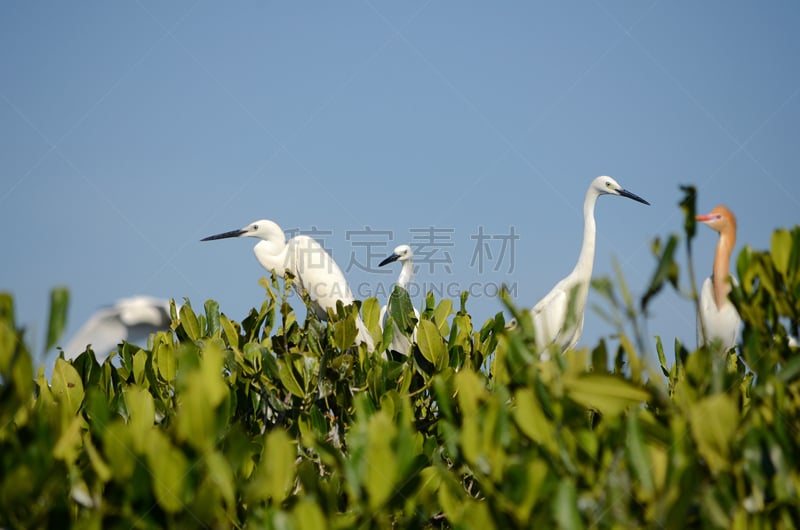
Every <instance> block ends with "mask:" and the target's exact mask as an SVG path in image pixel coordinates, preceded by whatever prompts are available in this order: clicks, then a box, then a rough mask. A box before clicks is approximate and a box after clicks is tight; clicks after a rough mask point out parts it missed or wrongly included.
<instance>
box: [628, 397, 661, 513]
mask: <svg viewBox="0 0 800 530" xmlns="http://www.w3.org/2000/svg"><path fill="white" fill-rule="evenodd" d="M625 441H626V443H625V448H626V449H627V451H628V461H629V462H630V463H631V467H632V468H633V471H634V473H635V474H636V478H638V479H639V484H640V485H641V486H642V489H641V490H640V491H641V493H642V494H641V498H643V499H645V500H648V501H649V500H651V499H652V498H653V495H654V494H655V484H654V482H653V471H652V468H653V466H652V464H651V462H650V458H649V452H648V449H647V445H646V444H645V443H644V436H642V430H641V427H640V419H639V415H638V414H637V412H636V410H634V411H631V413H630V414H628V420H627V433H626V437H625Z"/></svg>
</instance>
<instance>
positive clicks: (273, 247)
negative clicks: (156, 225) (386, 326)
mask: <svg viewBox="0 0 800 530" xmlns="http://www.w3.org/2000/svg"><path fill="white" fill-rule="evenodd" d="M230 237H255V238H257V239H260V240H261V241H259V242H258V243H256V246H255V248H253V252H254V253H255V255H256V259H258V262H259V263H260V264H261V266H262V267H264V268H265V269H266V270H268V271H270V272H274V273H275V274H277V275H278V276H279V277H281V278H284V276H285V272H286V271H289V273H291V275H292V276H293V277H294V279H295V282H296V283H295V287H296V288H297V289H298V290H302V289H305V290H306V292H308V296H309V298H310V299H311V302H312V305H313V308H314V312H315V313H316V314H317V316H318V317H319V318H320V319H322V320H327V318H328V312H327V311H328V309H331V310H333V311H336V302H337V301H341V302H342V304H343V305H345V306H347V305H350V304H352V303H353V302H354V301H355V298H354V297H353V293H352V292H351V291H350V286H349V285H347V280H345V278H344V274H342V271H341V269H339V266H338V265H336V262H335V261H333V257H331V255H330V254H328V252H327V251H326V250H325V249H324V248H323V247H322V245H320V244H319V243H318V242H317V241H316V240H314V239H313V238H310V237H308V236H304V235H298V236H295V237H293V238H291V239H290V240H289V241H286V235H285V234H284V233H283V230H282V229H281V227H280V226H278V225H277V224H276V223H274V222H273V221H268V220H266V219H262V220H260V221H255V222H254V223H251V224H249V225H247V226H245V227H244V228H240V229H239V230H231V231H230V232H223V233H222V234H217V235H213V236H208V237H206V238H203V239H202V241H211V240H214V239H226V238H230ZM356 327H357V328H358V336H357V337H356V340H357V341H359V342H361V343H364V344H366V345H367V349H368V350H369V351H372V350H373V349H374V344H373V341H372V336H371V335H370V334H369V331H368V330H367V327H366V326H365V325H364V322H363V321H362V320H361V317H356Z"/></svg>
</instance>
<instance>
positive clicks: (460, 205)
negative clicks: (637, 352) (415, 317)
mask: <svg viewBox="0 0 800 530" xmlns="http://www.w3.org/2000/svg"><path fill="white" fill-rule="evenodd" d="M798 27H800V7H798V4H797V3H796V2H792V1H784V2H778V1H775V2H768V3H755V2H736V3H731V2H721V1H719V2H665V1H660V2H659V1H656V2H649V1H644V2H628V1H625V2H605V1H599V0H598V1H594V2H569V3H564V2H504V3H499V4H498V3H489V2H480V3H478V2H461V1H459V2H442V1H438V2H434V1H409V2H388V1H382V2H378V1H357V2H336V3H333V2H326V3H319V4H308V3H303V5H298V3H293V2H243V3H240V4H238V5H237V6H236V7H235V8H225V6H223V5H222V4H219V3H212V2H205V1H197V2H194V1H189V2H169V3H163V2H150V1H147V2H146V1H139V2H129V3H107V2H92V3H81V4H66V3H30V2H3V4H2V6H0V71H2V72H3V81H2V83H0V141H1V142H2V146H3V147H2V153H3V154H2V157H0V222H2V226H3V227H4V234H5V236H4V241H3V247H4V248H3V259H2V260H0V290H7V291H10V292H12V293H13V294H14V295H15V298H16V303H17V312H18V316H19V318H20V320H21V321H22V322H23V323H24V324H26V325H27V327H28V329H29V333H30V338H31V340H32V341H33V342H34V344H35V345H36V348H37V350H41V347H42V346H43V342H44V338H43V335H44V332H45V326H46V322H45V319H46V313H47V304H48V292H49V290H50V288H51V287H53V286H56V285H66V286H68V287H69V288H70V289H71V295H72V304H71V307H70V312H69V323H68V324H69V325H68V333H67V336H66V337H65V341H64V342H66V339H68V338H69V335H70V334H71V333H72V332H74V331H75V330H76V329H77V328H78V327H79V326H80V324H81V323H82V321H83V320H84V319H86V318H87V317H88V316H89V315H90V314H91V313H92V312H94V311H95V310H96V309H97V308H99V307H101V306H103V305H106V304H109V303H111V302H113V301H114V300H116V299H118V298H121V297H125V296H130V295H134V294H149V295H154V296H160V297H175V298H176V299H181V298H182V297H184V296H187V297H189V298H190V300H191V301H192V303H193V305H194V306H195V307H202V304H203V301H204V300H206V299H208V298H214V299H216V300H218V301H219V302H220V305H221V308H222V310H223V311H224V312H225V313H226V314H228V315H229V316H231V317H232V318H235V319H241V318H242V317H243V316H244V315H245V314H246V312H247V310H248V309H249V308H250V307H253V306H259V305H260V303H261V301H262V296H263V290H262V289H261V288H260V287H259V286H258V283H257V282H258V278H259V277H260V276H262V275H263V273H264V272H263V270H262V269H261V268H260V267H259V265H258V263H257V262H256V260H255V258H254V256H253V254H252V246H253V243H254V241H252V240H233V241H218V242H208V243H200V242H199V240H200V239H201V238H202V237H204V236H207V235H210V234H215V233H218V232H222V231H226V230H230V229H234V228H239V227H241V226H243V225H245V224H247V223H249V222H251V221H253V220H256V219H261V218H268V219H272V220H274V221H276V222H278V223H279V224H280V225H281V226H283V227H284V229H290V228H295V229H301V230H305V231H310V230H316V231H317V232H322V233H324V237H323V238H322V239H323V240H324V245H325V246H326V247H327V248H330V249H332V251H333V255H334V257H335V258H336V259H337V261H338V262H339V264H340V266H341V267H342V268H343V269H345V270H346V275H347V276H348V279H349V281H350V283H351V287H353V289H354V291H356V294H362V295H365V294H370V293H372V292H374V290H375V289H378V288H379V286H380V288H381V289H386V288H388V286H389V285H390V284H391V282H392V281H393V279H394V278H396V274H397V272H398V268H397V267H393V268H391V270H390V272H376V271H374V270H361V269H360V268H359V267H358V266H356V265H352V264H351V261H355V262H358V263H361V265H364V264H366V265H367V267H365V268H367V269H375V268H376V265H377V263H378V262H379V261H380V259H381V258H382V257H383V256H384V255H385V254H388V253H389V252H390V250H391V249H392V248H393V247H394V246H395V245H397V244H400V243H415V244H417V245H423V244H425V243H426V242H429V240H426V238H427V237H428V236H430V235H431V234H435V235H436V236H437V237H438V238H439V239H438V240H437V245H436V246H428V247H427V250H428V251H429V252H431V253H432V254H430V256H429V258H430V259H429V260H428V261H427V262H424V261H425V260H422V261H423V262H422V263H419V267H418V271H417V276H416V280H417V281H418V282H419V283H420V284H427V285H435V286H440V288H441V286H444V288H447V289H452V288H453V287H452V286H455V289H459V288H471V289H475V290H476V295H475V296H473V298H472V299H471V301H470V303H469V308H470V311H471V313H472V315H473V317H474V318H475V320H476V321H477V324H478V325H480V323H482V322H483V321H484V320H485V319H486V318H489V317H490V316H492V315H493V314H494V313H496V312H497V311H499V310H501V305H500V303H499V302H498V301H497V299H496V298H494V297H493V296H491V294H493V292H494V290H495V288H496V286H497V285H499V284H500V283H507V284H509V285H511V286H512V289H515V290H516V297H517V300H518V302H519V304H520V305H523V306H532V305H533V304H534V303H535V302H536V301H537V300H538V299H539V298H540V297H541V296H543V295H544V294H546V293H547V292H548V291H549V290H550V289H551V287H552V286H553V285H554V284H555V283H556V282H557V281H558V280H559V279H560V278H561V277H563V276H564V275H566V274H567V273H568V272H569V271H570V270H571V269H572V267H573V266H574V264H575V260H576V259H577V255H578V251H579V248H580V244H581V236H582V222H583V221H582V216H581V209H582V202H583V197H584V193H585V191H586V187H587V186H588V184H589V182H590V181H591V180H592V179H593V178H594V177H595V176H597V175H611V176H613V177H614V178H616V179H617V180H618V181H619V182H620V183H621V184H622V185H623V186H625V187H626V188H628V189H629V190H631V191H633V192H634V193H637V194H639V195H641V196H642V197H644V198H646V199H647V200H649V201H650V203H651V204H652V206H649V207H647V206H644V205H641V204H638V203H635V202H633V201H629V200H626V199H621V198H617V197H603V198H601V199H600V201H599V202H598V205H597V215H596V218H597V225H598V239H597V244H598V247H597V253H596V257H595V271H594V272H595V276H601V275H606V274H609V273H611V271H612V259H613V258H614V257H616V258H617V259H618V260H619V262H620V264H621V266H622V269H623V271H624V273H625V275H626V278H627V280H628V283H629V285H630V287H631V289H632V290H633V291H634V294H635V295H637V296H638V295H640V294H641V293H642V292H643V291H644V289H645V287H646V285H647V282H648V280H649V277H650V275H651V273H652V271H653V268H654V265H655V261H654V258H653V257H652V254H651V251H650V246H651V241H652V239H653V238H654V237H656V236H662V237H665V236H666V235H667V234H669V233H671V232H680V230H681V228H680V227H681V222H682V219H681V215H680V212H679V210H678V208H677V205H676V203H677V201H678V200H679V199H680V198H681V193H680V191H679V189H678V186H679V185H680V184H694V185H696V186H697V187H698V191H699V199H698V208H699V210H701V211H703V212H705V211H708V210H710V209H711V208H712V207H713V206H715V205H716V204H718V203H725V204H727V205H728V206H729V207H730V208H731V209H732V210H733V211H734V212H735V213H736V214H737V217H738V220H739V238H738V243H737V249H736V253H738V250H739V249H740V248H741V247H742V246H743V245H745V244H748V245H751V246H753V247H755V248H766V247H767V246H768V244H769V239H770V236H771V234H772V231H773V230H774V229H775V228H778V227H791V226H794V225H795V224H797V222H798V211H800V208H798V207H799V206H800V179H798V176H797V168H798V166H800V163H799V162H800V149H798V145H800V95H799V93H800V67H799V66H800V64H799V63H798V59H797V58H798V57H800V35H798V33H797V28H798ZM366 227H370V228H371V229H373V230H379V231H389V232H391V233H392V236H393V237H391V238H389V237H386V236H380V237H373V238H372V239H370V238H368V237H366V236H364V235H363V234H359V232H363V231H364V230H365V228H366ZM431 230H433V232H432V231H431ZM512 230H513V234H515V235H518V236H519V239H518V240H515V244H514V249H513V250H514V253H513V260H512V259H511V253H510V248H508V247H507V248H506V253H505V254H502V259H500V256H501V254H500V249H501V245H502V242H503V239H502V237H503V236H509V235H511V234H512ZM481 231H482V233H483V234H484V235H489V236H497V237H496V238H494V239H490V240H486V242H487V243H489V245H490V246H489V248H490V249H491V250H492V255H491V259H490V257H489V255H488V254H484V256H483V257H484V259H485V261H484V263H483V267H482V268H479V267H478V264H477V263H476V262H473V258H474V257H475V250H476V249H475V245H476V240H475V239H473V237H474V236H476V235H477V234H479V232H481ZM471 236H472V237H471ZM366 240H371V241H373V242H374V241H377V242H378V243H379V244H378V245H375V246H372V247H367V246H364V244H363V242H364V241H366ZM715 242H716V234H715V233H713V232H712V231H711V230H709V229H707V228H705V227H700V229H699V234H698V238H697V243H696V249H697V252H696V258H695V264H696V267H697V270H698V272H699V274H700V276H701V277H705V276H707V275H708V273H709V272H710V269H711V262H712V259H713V247H714V245H715ZM367 248H371V249H372V251H373V252H374V253H376V254H378V255H379V257H374V259H371V260H368V259H367V257H366V254H365V250H366V249H367ZM419 261H420V260H418V262H419ZM367 262H368V263H367ZM348 269H349V270H348ZM421 301H422V297H421V296H417V297H416V299H415V302H416V304H417V305H418V306H419V304H420V303H421ZM598 301H599V297H598V296H597V295H596V294H594V293H592V294H590V303H592V302H598ZM612 332H613V330H612V329H610V328H609V327H608V326H607V325H606V324H605V323H604V322H602V321H601V320H600V319H599V317H597V316H596V315H594V314H593V313H591V312H590V313H588V314H587V317H586V326H585V332H584V337H583V339H582V340H581V343H580V344H581V345H586V346H591V345H594V344H595V343H596V341H597V339H598V338H600V337H603V336H608V335H609V334H610V333H612ZM649 332H650V333H651V334H656V333H658V334H660V335H662V336H663V337H664V338H665V339H666V341H667V343H668V344H671V342H672V339H673V338H674V337H676V336H677V337H679V338H681V339H682V340H684V341H686V342H689V343H691V344H693V342H694V316H693V313H692V307H691V305H690V304H689V303H688V302H686V301H685V300H682V299H680V298H678V297H677V296H675V295H673V294H671V293H665V294H662V295H660V296H659V297H658V299H656V301H655V302H654V303H653V317H652V319H651V320H650V322H649Z"/></svg>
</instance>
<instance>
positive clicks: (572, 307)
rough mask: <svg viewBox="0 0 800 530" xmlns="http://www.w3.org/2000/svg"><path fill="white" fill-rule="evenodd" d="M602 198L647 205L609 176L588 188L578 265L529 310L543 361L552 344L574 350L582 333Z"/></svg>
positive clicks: (597, 179) (599, 178)
mask: <svg viewBox="0 0 800 530" xmlns="http://www.w3.org/2000/svg"><path fill="white" fill-rule="evenodd" d="M601 195H619V196H621V197H627V198H629V199H633V200H634V201H637V202H641V203H643V204H648V205H649V204H650V203H649V202H647V201H646V200H644V199H642V198H641V197H639V196H638V195H635V194H633V193H631V192H630V191H628V190H626V189H624V188H623V187H622V186H620V185H619V183H617V181H616V180H614V179H613V178H611V177H606V176H601V177H597V178H595V179H594V180H593V181H592V183H591V184H590V185H589V189H588V190H586V198H585V199H584V201H583V245H582V246H581V252H580V254H579V255H578V263H577V264H576V265H575V268H574V269H572V272H570V273H569V275H567V277H565V278H564V279H563V280H561V281H560V282H558V283H557V284H556V285H555V287H553V290H552V291H550V292H549V293H547V295H546V296H545V297H544V298H542V299H541V300H539V302H538V303H537V304H536V305H535V306H533V309H531V311H530V312H531V318H532V320H533V324H534V329H535V332H536V347H537V349H538V350H539V352H540V353H541V355H542V358H548V352H547V350H548V349H549V348H550V347H551V346H552V345H555V346H556V347H557V349H558V350H559V351H560V352H562V353H563V352H564V351H566V350H568V349H570V348H573V347H574V346H575V344H577V343H578V340H579V339H580V337H581V333H582V332H583V317H584V313H585V310H586V299H587V296H588V294H589V282H590V281H591V278H592V266H593V264H594V250H595V235H596V227H595V221H594V207H595V203H596V202H597V199H598V197H600V196H601Z"/></svg>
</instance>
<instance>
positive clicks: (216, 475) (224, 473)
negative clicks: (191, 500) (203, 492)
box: [205, 451, 236, 506]
mask: <svg viewBox="0 0 800 530" xmlns="http://www.w3.org/2000/svg"><path fill="white" fill-rule="evenodd" d="M205 463H206V466H207V467H208V475H209V477H210V478H211V481H212V482H213V483H214V486H216V488H217V490H218V491H219V493H220V495H222V498H223V499H225V502H226V503H227V504H228V506H234V505H235V502H236V492H235V490H234V481H233V472H232V471H231V466H230V464H229V463H228V461H227V460H226V459H225V457H224V456H223V455H222V454H220V453H219V452H218V451H211V452H209V453H207V454H206V455H205Z"/></svg>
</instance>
